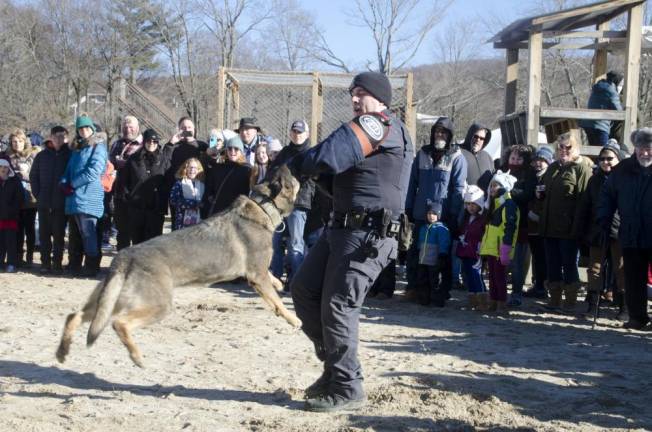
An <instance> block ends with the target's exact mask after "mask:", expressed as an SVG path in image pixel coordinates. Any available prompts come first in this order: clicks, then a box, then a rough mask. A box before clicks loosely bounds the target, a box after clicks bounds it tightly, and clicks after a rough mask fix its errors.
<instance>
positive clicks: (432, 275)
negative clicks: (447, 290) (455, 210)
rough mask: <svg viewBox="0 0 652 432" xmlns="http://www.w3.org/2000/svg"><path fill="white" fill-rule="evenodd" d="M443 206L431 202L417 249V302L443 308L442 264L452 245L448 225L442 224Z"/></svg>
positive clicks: (420, 230) (444, 297) (427, 208)
mask: <svg viewBox="0 0 652 432" xmlns="http://www.w3.org/2000/svg"><path fill="white" fill-rule="evenodd" d="M441 208H442V206H441V204H440V203H439V202H434V203H433V202H431V203H429V204H428V205H427V206H426V223H425V224H424V225H422V226H421V228H420V229H419V238H418V241H417V249H418V253H419V265H418V267H417V301H418V302H419V303H420V304H422V305H424V306H426V305H429V304H430V302H431V295H432V294H434V298H432V300H433V304H434V305H435V306H438V307H443V306H444V304H445V302H446V295H445V294H444V293H443V292H441V290H440V289H439V274H440V273H441V264H442V262H445V261H446V259H445V258H446V257H447V256H448V250H449V248H450V244H451V236H450V233H449V231H448V228H446V225H444V224H443V223H441V222H440V221H439V219H440V218H441Z"/></svg>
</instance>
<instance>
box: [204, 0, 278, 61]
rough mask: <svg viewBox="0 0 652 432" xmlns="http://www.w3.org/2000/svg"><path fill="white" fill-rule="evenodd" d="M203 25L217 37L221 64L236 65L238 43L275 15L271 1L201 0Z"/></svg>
mask: <svg viewBox="0 0 652 432" xmlns="http://www.w3.org/2000/svg"><path fill="white" fill-rule="evenodd" d="M199 7H200V8H201V10H202V11H203V12H204V18H205V19H204V22H203V24H204V26H205V27H206V29H208V31H209V32H210V33H211V34H212V35H213V36H214V37H215V39H216V40H217V43H218V46H219V48H220V64H221V65H222V66H224V67H233V64H234V60H235V56H236V50H237V47H238V43H239V42H240V41H241V40H242V38H244V37H245V36H246V35H248V34H249V33H250V32H252V31H253V30H255V29H256V28H257V27H258V26H259V25H260V24H261V23H263V22H264V21H265V20H267V19H268V18H269V17H270V16H271V15H272V10H273V7H272V4H271V3H267V2H261V1H257V0H221V1H219V0H199Z"/></svg>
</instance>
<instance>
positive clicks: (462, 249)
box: [456, 214, 487, 259]
mask: <svg viewBox="0 0 652 432" xmlns="http://www.w3.org/2000/svg"><path fill="white" fill-rule="evenodd" d="M470 219H471V217H470V215H468V214H466V215H465V216H464V224H463V225H462V230H461V233H462V234H461V235H460V237H459V241H458V243H457V252H456V254H457V256H458V257H460V258H472V259H478V258H479V257H480V254H479V253H478V251H479V250H480V242H481V241H482V236H483V235H484V226H485V224H486V222H487V219H486V218H485V217H484V216H483V215H477V216H476V217H475V219H473V221H472V222H470V223H469V221H470Z"/></svg>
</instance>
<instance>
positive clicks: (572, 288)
mask: <svg viewBox="0 0 652 432" xmlns="http://www.w3.org/2000/svg"><path fill="white" fill-rule="evenodd" d="M562 290H563V292H564V307H563V308H564V312H569V313H573V312H575V305H577V292H578V291H579V290H580V283H579V282H573V283H569V284H562Z"/></svg>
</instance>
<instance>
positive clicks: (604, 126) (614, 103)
mask: <svg viewBox="0 0 652 432" xmlns="http://www.w3.org/2000/svg"><path fill="white" fill-rule="evenodd" d="M588 108H589V109H603V110H618V111H622V110H623V106H622V105H621V104H620V96H619V95H618V90H617V89H616V85H615V84H613V83H612V82H611V81H607V80H604V79H603V80H600V81H598V82H597V83H595V84H594V85H593V89H592V90H591V96H589V103H588ZM580 126H581V127H584V128H592V129H598V130H601V131H604V132H607V133H609V131H610V129H611V121H610V120H582V121H580Z"/></svg>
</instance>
